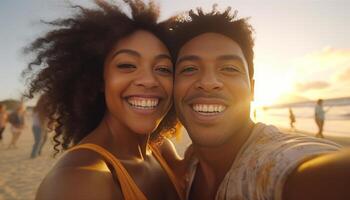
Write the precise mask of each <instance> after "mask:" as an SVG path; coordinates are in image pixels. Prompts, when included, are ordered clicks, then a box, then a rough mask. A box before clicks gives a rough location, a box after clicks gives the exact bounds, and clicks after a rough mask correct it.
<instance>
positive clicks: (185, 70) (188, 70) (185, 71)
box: [180, 66, 197, 74]
mask: <svg viewBox="0 0 350 200" xmlns="http://www.w3.org/2000/svg"><path fill="white" fill-rule="evenodd" d="M195 71H197V68H195V67H194V66H187V67H184V68H183V69H182V70H181V71H180V73H182V74H190V73H193V72H195Z"/></svg>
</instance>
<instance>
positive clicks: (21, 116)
mask: <svg viewBox="0 0 350 200" xmlns="http://www.w3.org/2000/svg"><path fill="white" fill-rule="evenodd" d="M9 122H10V124H11V132H12V138H11V142H10V144H9V146H8V149H11V148H17V142H18V139H19V137H20V136H21V134H22V131H23V129H24V127H25V106H24V104H23V103H20V104H19V105H18V107H17V108H16V110H15V111H13V112H12V113H11V114H10V115H9Z"/></svg>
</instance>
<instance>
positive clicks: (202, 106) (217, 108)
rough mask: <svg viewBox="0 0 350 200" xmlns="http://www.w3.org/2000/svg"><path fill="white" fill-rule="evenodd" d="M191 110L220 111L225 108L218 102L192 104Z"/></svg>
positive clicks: (202, 111) (203, 111)
mask: <svg viewBox="0 0 350 200" xmlns="http://www.w3.org/2000/svg"><path fill="white" fill-rule="evenodd" d="M192 108H193V110H194V111H196V112H201V113H221V112H222V111H224V110H225V109H226V106H224V105H218V104H194V105H193V106H192Z"/></svg>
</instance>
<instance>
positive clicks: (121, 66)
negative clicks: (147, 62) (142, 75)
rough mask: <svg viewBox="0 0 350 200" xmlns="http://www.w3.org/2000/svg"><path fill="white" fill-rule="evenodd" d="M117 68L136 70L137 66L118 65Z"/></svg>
mask: <svg viewBox="0 0 350 200" xmlns="http://www.w3.org/2000/svg"><path fill="white" fill-rule="evenodd" d="M117 67H118V68H119V69H133V68H136V66H135V65H133V64H128V63H124V64H117Z"/></svg>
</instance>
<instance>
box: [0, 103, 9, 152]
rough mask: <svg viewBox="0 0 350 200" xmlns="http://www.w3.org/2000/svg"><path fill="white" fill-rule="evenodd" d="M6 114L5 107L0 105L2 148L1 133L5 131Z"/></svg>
mask: <svg viewBox="0 0 350 200" xmlns="http://www.w3.org/2000/svg"><path fill="white" fill-rule="evenodd" d="M7 117H8V115H7V112H6V106H5V105H3V104H0V145H1V146H2V133H3V132H4V130H5V127H6V122H7Z"/></svg>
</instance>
